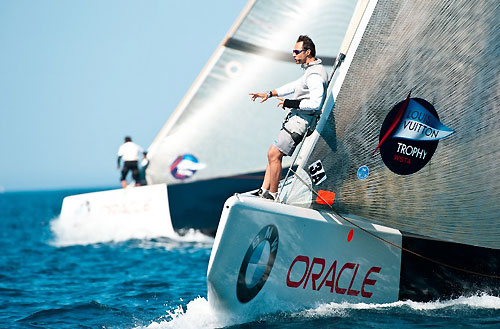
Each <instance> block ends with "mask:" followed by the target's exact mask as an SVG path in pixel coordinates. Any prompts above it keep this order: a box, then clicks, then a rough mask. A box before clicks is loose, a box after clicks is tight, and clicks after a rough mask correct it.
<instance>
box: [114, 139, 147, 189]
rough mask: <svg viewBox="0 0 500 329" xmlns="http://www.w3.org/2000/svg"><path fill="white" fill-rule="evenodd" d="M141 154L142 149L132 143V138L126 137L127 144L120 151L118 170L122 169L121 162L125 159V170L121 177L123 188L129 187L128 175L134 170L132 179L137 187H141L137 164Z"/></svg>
mask: <svg viewBox="0 0 500 329" xmlns="http://www.w3.org/2000/svg"><path fill="white" fill-rule="evenodd" d="M139 154H142V147H140V146H139V145H137V144H136V143H134V142H132V138H130V137H129V136H126V137H125V142H124V143H123V144H122V145H121V146H120V148H119V149H118V169H120V162H121V160H122V158H123V169H122V176H121V183H122V187H123V188H126V187H127V174H128V172H129V170H132V178H133V179H134V181H135V186H140V185H141V183H140V180H139V179H140V177H139V168H138V166H137V162H138V161H139Z"/></svg>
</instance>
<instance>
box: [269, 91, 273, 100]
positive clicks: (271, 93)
mask: <svg viewBox="0 0 500 329" xmlns="http://www.w3.org/2000/svg"><path fill="white" fill-rule="evenodd" d="M271 97H273V91H272V90H269V98H271Z"/></svg>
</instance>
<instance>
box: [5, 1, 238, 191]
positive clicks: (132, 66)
mask: <svg viewBox="0 0 500 329" xmlns="http://www.w3.org/2000/svg"><path fill="white" fill-rule="evenodd" d="M246 3H247V0H214V1H173V0H143V1H139V0H136V1H131V0H106V1H102V0H85V1H84V0H79V1H76V0H75V1H66V0H43V1H33V0H2V1H0V114H1V116H0V148H1V150H2V152H1V153H2V156H1V159H0V192H6V191H23V190H45V189H65V188H102V187H116V188H118V187H119V186H120V183H119V171H118V170H117V168H116V159H117V155H116V154H117V150H118V147H119V146H120V145H121V144H122V143H123V138H124V137H125V136H126V135H130V136H131V137H132V139H133V141H134V142H136V143H138V144H139V145H141V146H142V147H143V148H144V149H147V148H148V147H149V145H150V144H151V143H152V141H153V139H154V138H155V136H156V135H157V134H158V132H159V131H160V129H161V128H162V127H163V125H164V124H165V122H166V121H167V119H168V118H169V116H170V115H171V113H172V112H173V111H174V110H175V108H176V106H177V105H178V104H179V102H180V101H181V99H182V98H183V96H184V94H185V93H186V92H187V90H188V89H189V87H190V86H191V84H192V83H193V82H194V80H195V79H196V77H197V76H198V74H199V73H200V71H201V70H202V69H203V67H204V66H205V64H206V63H207V61H208V59H209V58H210V56H211V55H212V54H213V52H214V51H215V49H216V48H217V47H218V45H219V44H220V43H221V41H222V40H223V39H224V37H225V35H226V33H227V32H228V31H229V29H230V28H231V26H232V25H233V23H234V21H235V20H236V18H237V17H238V15H239V14H240V12H241V11H242V10H243V8H244V7H245V5H246Z"/></svg>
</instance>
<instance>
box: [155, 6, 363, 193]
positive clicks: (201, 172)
mask: <svg viewBox="0 0 500 329" xmlns="http://www.w3.org/2000/svg"><path fill="white" fill-rule="evenodd" d="M355 4H356V3H355V2H353V1H345V0H330V1H321V2H320V1H310V2H308V3H303V2H300V1H268V0H257V1H252V2H251V3H249V5H248V6H247V8H246V9H245V10H244V12H243V13H242V15H240V18H239V19H238V21H237V23H236V24H235V26H234V27H233V28H232V29H231V31H230V32H229V34H228V35H227V36H226V38H225V39H224V41H223V42H222V44H221V46H220V47H219V48H218V49H217V50H216V53H215V54H214V56H213V57H212V59H211V61H210V62H209V64H208V65H207V67H206V68H205V70H204V72H203V73H202V74H201V75H200V77H199V78H198V79H197V81H196V82H195V84H194V85H193V86H192V88H191V90H190V91H189V92H188V94H187V95H186V97H185V98H184V100H183V101H182V102H181V103H180V104H179V107H178V108H177V110H176V111H175V112H174V114H173V115H172V118H171V119H170V120H169V121H168V122H167V124H166V125H165V127H164V129H162V131H161V132H160V134H159V135H158V136H157V138H156V139H155V141H154V142H153V144H152V145H151V146H150V149H149V158H150V165H149V167H148V169H147V178H148V182H149V183H152V184H154V183H165V182H166V183H168V184H175V183H181V182H192V181H197V180H206V179H213V178H218V177H226V176H232V175H240V174H246V173H253V172H260V171H264V170H265V165H266V163H267V159H266V154H267V149H268V147H269V145H271V144H272V142H273V141H274V139H275V137H276V136H277V134H278V132H279V130H280V128H281V122H282V120H283V118H284V116H285V112H284V111H282V110H281V109H278V108H277V107H276V102H275V100H274V99H270V100H268V101H267V102H266V103H264V104H260V103H258V102H251V101H250V96H249V95H248V93H250V92H265V91H267V90H270V89H274V88H277V87H279V86H281V85H283V84H285V83H287V82H290V81H293V80H296V79H297V78H298V77H300V75H301V74H302V72H301V70H300V66H298V65H296V64H295V63H294V62H293V58H292V56H291V49H292V48H293V45H294V43H295V41H296V39H297V37H298V35H300V34H307V35H309V36H310V37H311V38H312V39H313V41H314V42H315V44H316V50H317V57H319V58H322V59H323V60H324V62H325V63H326V64H333V60H334V56H335V54H337V53H338V50H339V49H340V45H341V42H342V39H343V35H344V33H345V30H346V28H347V25H348V23H349V20H350V17H351V15H352V12H353V10H354V7H355ZM329 70H330V71H331V67H329ZM186 154H188V155H190V156H191V157H190V158H189V159H188V160H189V161H191V163H192V162H197V166H196V167H195V169H194V170H191V175H179V174H178V175H174V174H173V173H172V168H171V167H172V164H173V163H174V162H175V161H176V160H180V159H179V157H180V156H183V155H186ZM289 164H290V158H287V159H286V161H285V162H284V165H285V166H286V165H289Z"/></svg>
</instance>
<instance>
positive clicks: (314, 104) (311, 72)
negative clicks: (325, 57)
mask: <svg viewBox="0 0 500 329" xmlns="http://www.w3.org/2000/svg"><path fill="white" fill-rule="evenodd" d="M302 67H303V68H304V69H305V71H304V74H303V75H302V76H301V77H300V78H299V79H297V80H295V81H293V82H290V83H287V84H286V85H283V86H281V87H279V88H277V89H276V92H277V93H278V96H280V97H283V96H287V95H290V94H292V93H293V96H292V98H291V99H294V100H299V101H300V104H299V107H298V108H297V109H296V111H297V110H298V112H302V113H307V114H311V113H314V112H315V111H319V110H321V104H322V102H323V98H324V95H325V92H326V86H327V83H328V74H327V73H326V70H325V68H324V67H323V65H321V59H317V60H315V61H314V62H312V63H309V64H304V65H303V66H302Z"/></svg>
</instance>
